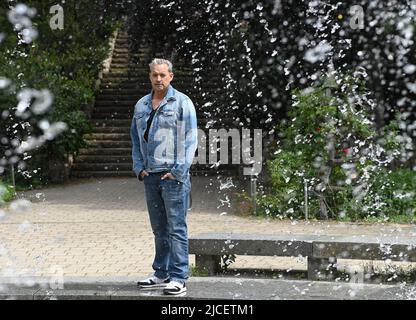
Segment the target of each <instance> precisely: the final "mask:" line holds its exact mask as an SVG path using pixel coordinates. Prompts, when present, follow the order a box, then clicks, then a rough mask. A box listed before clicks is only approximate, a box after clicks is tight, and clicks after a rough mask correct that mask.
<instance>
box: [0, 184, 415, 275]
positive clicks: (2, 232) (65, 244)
mask: <svg viewBox="0 0 416 320" xmlns="http://www.w3.org/2000/svg"><path fill="white" fill-rule="evenodd" d="M192 182H193V193H192V194H193V207H192V209H191V210H190V211H189V216H188V224H189V231H190V234H191V235H192V234H198V233H203V232H224V231H225V232H234V233H242V232H253V233H263V234H273V233H284V234H302V233H311V234H325V235H342V234H349V235H353V234H354V235H362V234H371V235H380V236H381V235H386V236H388V235H390V236H391V235H396V234H398V233H401V234H402V235H407V236H415V235H416V226H414V225H392V224H374V225H369V224H351V223H335V222H307V221H276V220H267V219H266V220H265V219H259V218H254V217H247V216H241V215H236V214H235V213H233V212H234V211H235V210H234V208H235V207H236V206H235V205H233V204H232V203H231V202H230V201H229V199H231V195H232V193H234V192H241V191H242V187H241V186H232V184H233V183H231V182H230V181H228V182H226V181H222V184H220V183H219V182H218V181H216V180H213V179H211V178H209V177H201V178H193V181H192ZM234 184H235V183H234ZM221 185H222V187H221ZM227 186H228V187H230V186H231V187H230V188H227ZM19 198H21V199H22V200H21V201H20V202H18V203H16V204H17V205H15V206H14V207H12V206H9V207H7V208H6V209H5V210H1V209H0V276H3V277H15V276H43V277H47V276H51V275H52V274H61V273H62V275H64V276H66V277H67V276H78V277H87V276H89V277H92V276H94V277H112V276H128V277H142V276H146V275H148V274H150V273H151V272H152V269H151V263H152V259H153V250H154V249H153V248H154V245H153V234H152V232H151V229H150V225H149V221H148V216H147V210H146V204H145V200H144V189H143V184H142V183H141V182H138V181H137V180H136V179H135V178H102V179H79V180H72V181H71V182H69V183H68V184H65V185H61V186H54V187H49V188H46V189H41V190H35V191H30V192H24V193H20V194H19ZM23 199H25V200H23ZM28 201H30V202H29V203H28ZM229 204H230V207H229ZM190 261H191V264H193V263H194V257H193V256H190ZM235 267H245V268H250V267H251V268H256V267H257V268H259V267H266V268H268V267H279V268H287V269H292V268H293V269H306V261H304V259H296V258H273V257H238V259H237V261H236V263H235Z"/></svg>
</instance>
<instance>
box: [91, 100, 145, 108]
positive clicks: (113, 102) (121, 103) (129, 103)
mask: <svg viewBox="0 0 416 320" xmlns="http://www.w3.org/2000/svg"><path fill="white" fill-rule="evenodd" d="M138 100H139V99H132V100H124V99H123V100H118V101H117V100H108V99H102V98H101V99H97V100H96V101H95V107H100V106H114V105H116V106H120V107H121V106H127V107H128V106H133V107H134V105H135V104H136V103H137V101H138Z"/></svg>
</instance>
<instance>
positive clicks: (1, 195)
mask: <svg viewBox="0 0 416 320" xmlns="http://www.w3.org/2000/svg"><path fill="white" fill-rule="evenodd" d="M14 194H15V190H14V188H13V186H11V185H9V184H5V183H3V182H2V181H1V180H0V207H2V206H3V205H4V204H5V203H6V202H9V201H11V200H12V199H13V197H14Z"/></svg>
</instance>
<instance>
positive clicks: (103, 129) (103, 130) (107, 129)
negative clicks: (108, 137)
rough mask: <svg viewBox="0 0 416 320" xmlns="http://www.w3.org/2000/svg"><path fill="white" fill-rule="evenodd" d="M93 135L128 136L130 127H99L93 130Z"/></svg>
mask: <svg viewBox="0 0 416 320" xmlns="http://www.w3.org/2000/svg"><path fill="white" fill-rule="evenodd" d="M93 132H95V133H128V134H130V127H99V128H94V129H93Z"/></svg>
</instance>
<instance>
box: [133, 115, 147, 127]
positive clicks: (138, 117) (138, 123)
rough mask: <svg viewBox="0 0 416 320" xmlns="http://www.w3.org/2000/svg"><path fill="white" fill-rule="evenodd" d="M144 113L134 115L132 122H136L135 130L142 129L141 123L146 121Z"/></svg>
mask: <svg viewBox="0 0 416 320" xmlns="http://www.w3.org/2000/svg"><path fill="white" fill-rule="evenodd" d="M145 116H146V112H138V113H136V114H135V115H134V120H135V121H136V126H137V129H139V130H140V129H141V128H142V127H143V122H144V121H145V119H146V117H145Z"/></svg>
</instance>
